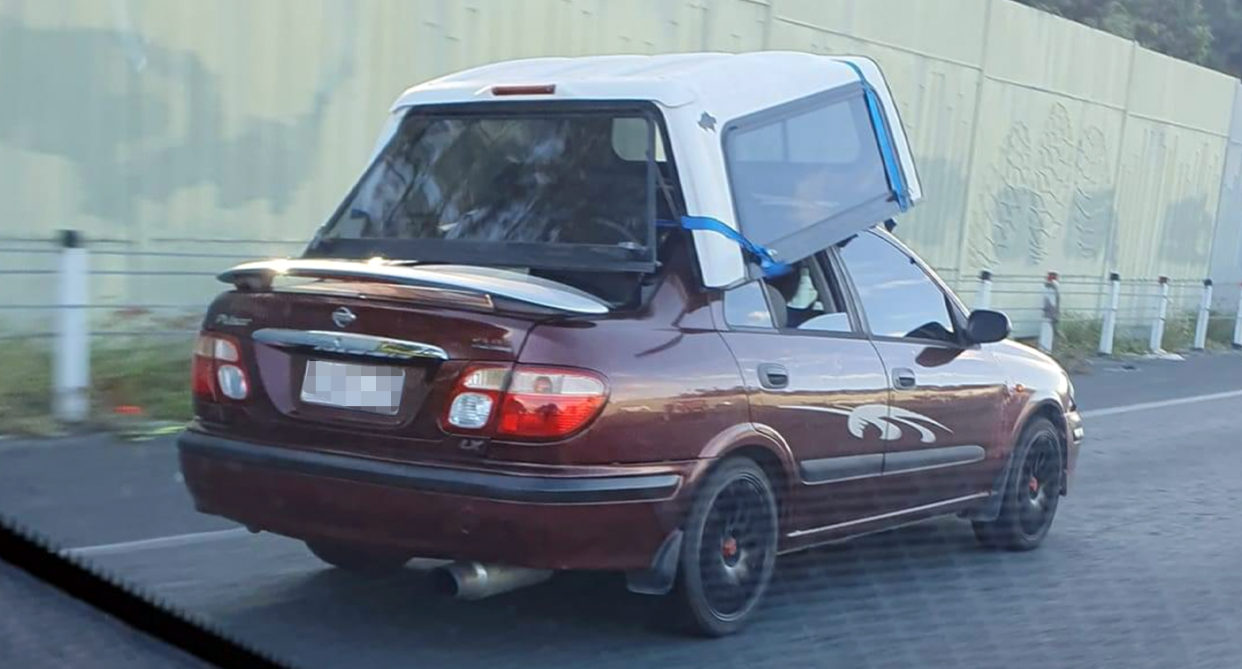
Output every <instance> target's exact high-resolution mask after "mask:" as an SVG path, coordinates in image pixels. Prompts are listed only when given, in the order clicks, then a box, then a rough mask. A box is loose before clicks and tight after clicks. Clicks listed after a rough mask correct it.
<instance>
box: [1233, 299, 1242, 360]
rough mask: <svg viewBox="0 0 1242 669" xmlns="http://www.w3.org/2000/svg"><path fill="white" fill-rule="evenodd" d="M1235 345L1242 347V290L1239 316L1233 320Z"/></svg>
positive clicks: (1239, 301) (1235, 346) (1239, 300)
mask: <svg viewBox="0 0 1242 669" xmlns="http://www.w3.org/2000/svg"><path fill="white" fill-rule="evenodd" d="M1233 347H1234V348H1242V292H1239V293H1238V316H1237V318H1236V319H1235V320H1234V322H1233Z"/></svg>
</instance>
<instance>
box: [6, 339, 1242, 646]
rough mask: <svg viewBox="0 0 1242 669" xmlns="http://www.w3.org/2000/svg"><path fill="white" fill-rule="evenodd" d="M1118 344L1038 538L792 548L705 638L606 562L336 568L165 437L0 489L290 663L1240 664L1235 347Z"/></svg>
mask: <svg viewBox="0 0 1242 669" xmlns="http://www.w3.org/2000/svg"><path fill="white" fill-rule="evenodd" d="M1133 367H1134V368H1133V369H1125V368H1124V367H1123V366H1121V365H1107V366H1104V367H1098V368H1096V369H1095V370H1094V371H1093V372H1092V373H1091V374H1090V375H1087V376H1081V377H1079V378H1077V379H1076V385H1077V387H1078V392H1079V400H1080V403H1081V404H1082V405H1083V406H1084V409H1086V410H1087V412H1088V416H1087V418H1088V420H1087V430H1088V441H1087V444H1086V446H1085V447H1084V451H1083V453H1082V456H1081V459H1080V462H1079V472H1078V476H1077V478H1076V480H1075V481H1074V488H1073V490H1072V492H1071V495H1070V496H1069V497H1068V498H1066V499H1065V500H1064V502H1063V504H1062V505H1061V508H1060V511H1059V515H1058V518H1057V521H1056V524H1055V525H1054V527H1053V530H1052V533H1051V535H1050V536H1049V538H1048V540H1047V542H1046V543H1045V545H1044V546H1043V547H1042V548H1041V549H1040V550H1038V551H1035V552H1033V553H1024V554H1007V553H993V552H989V551H986V550H982V549H980V548H978V547H977V546H976V545H975V542H974V539H973V537H972V536H971V532H970V529H969V526H968V525H967V524H965V523H963V522H960V521H956V520H952V519H946V520H940V521H933V522H931V523H927V524H924V525H920V526H915V527H910V528H905V529H901V530H896V531H893V532H889V533H885V534H881V535H876V536H872V537H868V538H865V539H861V540H858V541H856V542H853V543H850V544H845V545H838V546H832V547H827V548H822V549H817V550H814V551H810V552H807V553H803V554H799V555H795V556H789V557H787V558H782V560H781V561H780V563H779V566H778V573H777V581H776V583H775V586H774V589H773V591H772V592H771V594H770V596H769V600H768V604H767V606H766V608H765V610H764V611H763V615H762V618H761V620H759V621H758V622H757V623H756V625H754V626H753V627H752V628H750V629H749V630H748V631H747V632H746V633H744V634H743V635H741V636H738V637H733V638H728V639H722V640H716V641H703V640H694V639H686V638H681V637H678V636H675V635H670V634H668V633H666V632H663V631H662V630H661V629H660V628H659V627H658V626H657V625H655V624H653V622H652V621H653V619H654V618H656V617H657V614H658V610H657V607H658V605H659V600H657V599H650V598H645V597H640V596H636V595H631V594H629V593H627V592H625V589H624V584H623V581H622V580H621V579H618V578H610V577H607V576H598V575H583V574H565V575H561V576H558V577H557V578H555V579H553V580H552V581H551V582H549V583H547V584H544V585H541V586H537V587H534V588H530V589H527V590H523V591H519V592H515V593H510V594H508V595H503V596H500V597H497V598H494V599H491V600H486V601H482V602H457V601H454V600H448V599H444V598H440V597H437V596H435V595H434V594H433V593H432V592H431V591H430V589H429V588H428V586H427V583H426V579H425V574H424V571H425V569H426V565H422V564H413V565H412V566H411V567H410V568H408V569H406V570H405V572H404V573H402V574H399V575H397V576H394V577H388V578H383V579H366V578H360V577H353V576H350V575H347V574H343V573H339V572H337V571H334V570H332V569H329V568H327V567H325V566H324V565H322V564H321V563H319V562H317V561H316V560H315V559H314V558H313V557H311V556H310V555H309V554H308V553H307V552H306V551H305V550H304V548H303V547H302V546H301V544H299V543H297V542H294V541H291V540H288V539H283V538H280V537H274V536H270V535H257V536H255V535H249V534H247V533H245V532H244V531H240V530H237V529H235V528H234V527H233V526H232V525H231V524H229V523H227V522H225V521H221V520H219V519H214V518H209V517H204V516H200V515H198V514H196V513H195V512H194V511H193V510H192V508H191V507H190V503H189V500H188V497H187V496H186V494H185V492H184V490H183V488H182V486H181V483H180V482H179V480H178V475H177V466H176V459H175V454H174V452H173V450H172V447H171V442H170V441H169V440H167V439H165V440H162V441H155V442H147V443H142V444H122V443H116V442H111V441H108V440H106V439H103V438H82V439H75V440H67V441H63V442H55V443H50V444H48V443H44V444H30V443H24V442H17V441H13V440H9V441H0V512H4V513H5V514H7V515H9V516H12V517H16V518H17V519H18V520H19V521H21V522H23V523H24V524H26V525H28V526H30V527H32V528H35V529H36V530H38V531H39V532H41V533H42V534H43V535H44V536H47V537H49V538H51V539H52V540H53V541H55V542H56V543H58V544H59V545H61V546H62V547H70V548H79V549H83V550H81V551H80V553H79V554H80V555H82V556H83V557H84V558H85V559H87V560H89V561H91V562H92V563H93V564H95V565H97V566H98V567H99V568H101V569H103V570H106V571H108V572H111V573H112V574H114V575H116V576H118V577H120V578H122V579H123V580H126V581H128V582H130V583H132V584H135V585H136V586H138V587H139V588H142V589H145V590H146V591H148V592H150V593H153V594H155V595H156V596H158V597H160V598H163V599H164V600H165V601H167V602H170V603H171V604H172V605H173V606H176V607H179V608H181V609H183V610H185V611H188V612H190V613H191V614H192V615H195V616H198V617H201V618H204V619H207V620H209V621H210V622H212V623H214V624H215V625H216V626H218V627H220V628H222V629H224V630H226V631H227V632H230V633H232V634H234V635H236V636H238V637H240V638H241V640H243V641H245V642H248V643H249V644H251V645H254V646H257V647H260V648H262V649H264V650H266V651H268V652H270V653H272V654H274V655H276V656H277V657H280V658H283V659H285V660H287V661H289V662H291V663H293V664H296V665H298V666H305V667H406V666H428V667H484V666H486V667H495V668H504V667H549V666H575V667H587V666H591V667H608V666H626V667H630V666H643V667H651V666H665V667H681V666H695V667H697V666H707V665H710V666H713V667H731V666H738V667H742V666H744V667H776V666H780V667H804V666H816V667H954V668H959V667H1002V666H1004V667H1010V666H1019V665H1022V666H1037V667H1041V668H1047V667H1075V668H1078V667H1082V668H1104V667H1118V668H1123V667H1124V668H1125V669H1136V668H1139V667H1160V668H1165V667H1177V668H1183V667H1229V668H1234V667H1238V666H1242V609H1240V608H1239V606H1238V604H1237V603H1238V602H1239V601H1242V576H1240V574H1242V437H1240V436H1239V427H1240V426H1242V392H1239V393H1237V394H1234V395H1231V396H1221V394H1222V393H1230V392H1232V391H1242V356H1239V355H1221V356H1212V357H1198V358H1192V359H1190V360H1188V361H1187V362H1184V363H1172V362H1143V363H1137V364H1136V365H1134V366H1133ZM1201 395H1214V396H1216V397H1215V398H1214V399H1207V400H1203V401H1198V402H1190V403H1186V402H1175V403H1172V404H1170V403H1169V401H1170V400H1178V399H1182V398H1187V397H1194V396H1201ZM3 615H4V612H3V607H2V606H0V616H3Z"/></svg>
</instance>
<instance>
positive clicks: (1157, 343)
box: [1149, 276, 1169, 353]
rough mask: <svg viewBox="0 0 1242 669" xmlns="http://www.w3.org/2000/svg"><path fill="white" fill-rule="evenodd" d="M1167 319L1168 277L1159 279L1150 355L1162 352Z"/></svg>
mask: <svg viewBox="0 0 1242 669" xmlns="http://www.w3.org/2000/svg"><path fill="white" fill-rule="evenodd" d="M1168 317H1169V277H1167V276H1162V277H1160V298H1159V301H1158V302H1157V303H1156V322H1155V323H1153V324H1152V326H1151V342H1150V345H1149V348H1150V349H1151V352H1152V353H1159V352H1161V351H1163V350H1164V322H1165V320H1167V319H1168Z"/></svg>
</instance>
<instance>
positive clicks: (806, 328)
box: [763, 259, 853, 332]
mask: <svg viewBox="0 0 1242 669" xmlns="http://www.w3.org/2000/svg"><path fill="white" fill-rule="evenodd" d="M763 283H764V285H765V288H766V290H767V294H768V303H769V304H770V305H771V310H772V319H773V320H774V321H775V322H776V326H777V327H778V328H781V329H789V330H800V331H803V332H852V331H853V324H852V323H851V322H850V318H849V314H848V313H847V312H846V311H845V309H844V308H843V307H842V305H841V303H840V302H839V301H838V300H837V299H835V297H834V296H833V291H832V290H831V288H830V286H829V282H828V279H827V277H826V276H825V275H824V273H823V271H822V269H821V267H820V265H819V264H818V263H817V262H816V261H815V260H814V259H809V260H804V261H802V262H800V263H798V264H797V265H795V266H794V270H793V271H792V272H790V273H788V274H785V275H783V276H778V277H772V278H769V279H764V280H763Z"/></svg>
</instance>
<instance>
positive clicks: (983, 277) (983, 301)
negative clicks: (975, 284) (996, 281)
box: [975, 269, 992, 309]
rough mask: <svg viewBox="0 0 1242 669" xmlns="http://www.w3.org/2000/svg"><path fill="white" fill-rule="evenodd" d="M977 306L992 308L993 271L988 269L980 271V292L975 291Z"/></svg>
mask: <svg viewBox="0 0 1242 669" xmlns="http://www.w3.org/2000/svg"><path fill="white" fill-rule="evenodd" d="M975 308H976V309H991V308H992V273H991V272H989V271H987V270H986V269H985V270H983V271H982V272H979V292H977V293H975Z"/></svg>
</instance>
